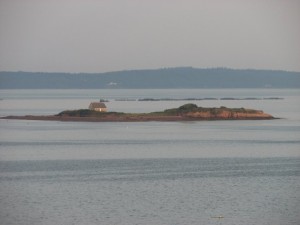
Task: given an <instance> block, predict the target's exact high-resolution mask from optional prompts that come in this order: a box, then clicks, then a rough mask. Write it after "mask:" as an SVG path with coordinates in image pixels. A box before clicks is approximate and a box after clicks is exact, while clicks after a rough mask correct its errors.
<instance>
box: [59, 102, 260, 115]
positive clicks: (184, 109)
mask: <svg viewBox="0 0 300 225" xmlns="http://www.w3.org/2000/svg"><path fill="white" fill-rule="evenodd" d="M223 111H227V112H228V111H229V112H235V113H250V114H251V113H257V112H258V110H253V109H245V108H227V107H224V106H221V107H219V108H203V107H198V106H197V105H196V104H191V103H189V104H185V105H182V106H180V107H178V108H173V109H166V110H164V111H161V112H150V113H123V112H98V111H94V110H90V109H79V110H66V111H62V112H60V113H59V114H57V115H56V116H69V117H107V116H114V117H125V116H130V117H135V116H179V115H184V114H186V113H190V112H206V113H207V112H209V113H210V114H212V115H218V114H220V113H222V112H223Z"/></svg>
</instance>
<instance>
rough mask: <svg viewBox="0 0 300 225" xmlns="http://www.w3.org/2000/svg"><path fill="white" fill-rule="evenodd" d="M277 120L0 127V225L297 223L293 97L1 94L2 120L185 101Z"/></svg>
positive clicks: (297, 99) (298, 150) (255, 93)
mask: <svg viewBox="0 0 300 225" xmlns="http://www.w3.org/2000/svg"><path fill="white" fill-rule="evenodd" d="M223 97H235V98H269V97H279V98H282V99H280V100H202V101H193V103H196V104H197V105H201V106H227V107H245V108H255V109H262V110H264V111H265V112H267V113H270V114H272V115H274V116H276V117H280V118H282V119H278V120H270V121H202V122H138V123H85V122H78V123H75V122H46V121H17V120H0V224H14V225H15V224H17V225H18V224H46V225H48V224H49V225H50V224H107V225H111V224H128V225H129V224H130V225H132V224H141V225H149V224H150V225H151V224H156V225H171V224H172V225H173V224H178V225H179V224H186V225H189V224H191V225H193V224H224V225H225V224H226V225H227V224H228V225H229V224H230V225H232V224H239V225H241V224H247V225H248V224H261V225H267V224H272V225H281V224H287V225H296V224H297V225H298V224H300V216H299V211H300V179H299V176H300V90H274V89H255V90H253V89H252V90H251V89H248V90H242V89H237V90H0V98H1V101H0V115H1V116H6V115H24V114H26V115H27V114H31V115H41V114H42V115H43V114H56V113H58V112H60V111H62V110H65V109H78V108H86V107H87V106H88V104H89V103H90V102H91V101H95V100H98V99H99V98H104V99H108V100H110V102H108V103H107V106H108V108H109V110H111V111H124V112H150V111H158V110H163V109H166V108H170V107H178V106H180V105H182V104H184V103H188V102H190V101H166V102H164V101H159V102H138V101H126V102H124V101H117V99H120V98H127V99H131V100H133V99H137V98H181V99H182V98H218V99H219V98H223Z"/></svg>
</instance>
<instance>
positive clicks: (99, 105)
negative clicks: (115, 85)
mask: <svg viewBox="0 0 300 225" xmlns="http://www.w3.org/2000/svg"><path fill="white" fill-rule="evenodd" d="M90 108H93V109H96V108H106V105H105V104H104V103H103V102H92V103H91V104H90Z"/></svg>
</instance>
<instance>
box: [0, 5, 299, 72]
mask: <svg viewBox="0 0 300 225" xmlns="http://www.w3.org/2000/svg"><path fill="white" fill-rule="evenodd" d="M299 21H300V1H299V0H251V1H249V0H226V1H225V0H219V1H218V0H184V1H183V0H98V1H97V0H84V1H83V0H59V1H56V0H54V1H49V0H0V34H1V36H0V71H19V70H22V71H45V72H54V71H59V72H105V71H116V70H124V69H126V70H127V69H146V68H149V69H151V68H161V67H178V66H193V67H231V68H256V69H279V70H290V71H300V63H299V62H300V44H299V40H300V26H299Z"/></svg>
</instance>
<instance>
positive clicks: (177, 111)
mask: <svg viewBox="0 0 300 225" xmlns="http://www.w3.org/2000/svg"><path fill="white" fill-rule="evenodd" d="M2 119H20V120H47V121H83V122H84V121H85V122H143V121H201V120H270V119H275V118H274V117H273V116H272V115H270V114H266V113H264V112H263V111H260V110H254V109H245V108H226V107H223V106H222V107H220V108H202V107H198V106H197V105H195V104H186V105H183V106H180V107H179V108H174V109H167V110H165V111H162V112H152V113H122V112H96V111H92V110H88V109H80V110H72V111H63V112H61V113H59V114H57V115H51V116H7V117H3V118H2Z"/></svg>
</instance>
